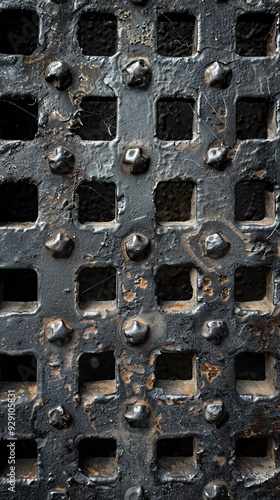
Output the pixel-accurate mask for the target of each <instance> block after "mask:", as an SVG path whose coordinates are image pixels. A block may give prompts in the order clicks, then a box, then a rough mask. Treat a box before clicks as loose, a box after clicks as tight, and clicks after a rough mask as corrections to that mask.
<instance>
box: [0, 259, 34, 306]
mask: <svg viewBox="0 0 280 500" xmlns="http://www.w3.org/2000/svg"><path fill="white" fill-rule="evenodd" d="M37 287H38V285H37V273H36V271H34V270H33V269H1V270H0V290H2V297H1V299H2V301H1V305H0V309H2V310H9V311H13V312H23V311H26V312H32V311H34V310H36V308H37V299H38V297H37Z"/></svg>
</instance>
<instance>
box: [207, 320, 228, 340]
mask: <svg viewBox="0 0 280 500" xmlns="http://www.w3.org/2000/svg"><path fill="white" fill-rule="evenodd" d="M201 335H202V337H204V338H205V339H206V340H210V342H213V344H216V345H220V344H221V343H222V341H223V340H224V339H225V338H226V337H227V336H228V329H227V325H226V324H225V323H224V321H220V320H213V321H207V322H206V323H205V325H204V326H203V328H202V332H201Z"/></svg>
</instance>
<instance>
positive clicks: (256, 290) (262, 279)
mask: <svg viewBox="0 0 280 500" xmlns="http://www.w3.org/2000/svg"><path fill="white" fill-rule="evenodd" d="M266 279H267V268H265V267H239V268H238V269H237V270H236V272H235V287H234V298H235V300H236V301H238V302H252V301H255V300H256V301H258V300H263V299H264V297H265V296H266Z"/></svg>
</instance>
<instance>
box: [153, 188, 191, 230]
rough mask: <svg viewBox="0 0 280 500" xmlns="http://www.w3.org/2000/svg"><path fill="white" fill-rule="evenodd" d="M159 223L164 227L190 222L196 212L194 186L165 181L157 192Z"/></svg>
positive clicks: (156, 201)
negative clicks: (170, 224)
mask: <svg viewBox="0 0 280 500" xmlns="http://www.w3.org/2000/svg"><path fill="white" fill-rule="evenodd" d="M155 203H156V211H157V222H158V223H159V224H162V225H169V223H170V222H171V223H173V224H174V223H175V224H176V223H181V222H186V221H190V220H191V219H192V218H193V212H194V184H193V183H192V182H183V181H165V182H160V183H159V184H158V185H157V188H156V192H155Z"/></svg>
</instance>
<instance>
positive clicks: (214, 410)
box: [204, 399, 226, 426]
mask: <svg viewBox="0 0 280 500" xmlns="http://www.w3.org/2000/svg"><path fill="white" fill-rule="evenodd" d="M204 416H205V420H206V421H207V422H209V424H215V425H217V426H218V425H219V424H221V423H222V422H223V421H224V420H225V418H226V412H225V408H224V403H223V401H221V400H220V399H217V400H214V401H208V402H207V404H206V407H205V412H204Z"/></svg>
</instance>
